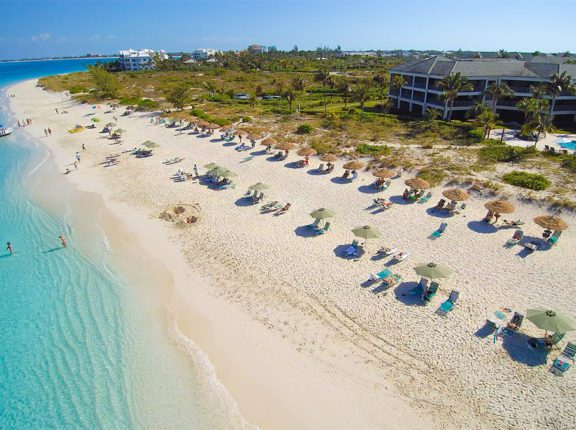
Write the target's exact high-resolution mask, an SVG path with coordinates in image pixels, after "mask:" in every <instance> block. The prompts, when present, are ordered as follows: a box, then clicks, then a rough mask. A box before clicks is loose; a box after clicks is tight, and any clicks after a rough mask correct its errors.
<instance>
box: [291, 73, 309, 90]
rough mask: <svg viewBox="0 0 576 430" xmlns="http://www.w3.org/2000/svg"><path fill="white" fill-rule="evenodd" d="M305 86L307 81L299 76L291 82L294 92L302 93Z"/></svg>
mask: <svg viewBox="0 0 576 430" xmlns="http://www.w3.org/2000/svg"><path fill="white" fill-rule="evenodd" d="M307 85H308V81H307V80H306V79H304V78H302V77H301V76H297V77H295V78H294V79H293V80H292V88H294V89H295V90H296V91H304V90H305V89H306V86H307Z"/></svg>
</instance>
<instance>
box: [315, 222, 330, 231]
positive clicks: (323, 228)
mask: <svg viewBox="0 0 576 430" xmlns="http://www.w3.org/2000/svg"><path fill="white" fill-rule="evenodd" d="M329 228H330V221H328V222H327V223H326V224H324V227H322V228H314V233H316V234H324V233H326V232H327V231H328V229H329Z"/></svg>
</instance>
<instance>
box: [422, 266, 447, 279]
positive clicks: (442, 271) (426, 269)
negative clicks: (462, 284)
mask: <svg viewBox="0 0 576 430" xmlns="http://www.w3.org/2000/svg"><path fill="white" fill-rule="evenodd" d="M414 271H415V272H416V274H418V275H419V276H423V277H424V278H429V279H439V278H448V277H449V276H450V275H451V274H452V269H450V268H449V267H447V266H444V265H443V264H437V263H427V264H419V265H418V266H416V267H414Z"/></svg>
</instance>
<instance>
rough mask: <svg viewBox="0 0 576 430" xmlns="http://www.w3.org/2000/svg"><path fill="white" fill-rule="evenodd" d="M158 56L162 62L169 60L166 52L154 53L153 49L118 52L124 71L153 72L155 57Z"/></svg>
mask: <svg viewBox="0 0 576 430" xmlns="http://www.w3.org/2000/svg"><path fill="white" fill-rule="evenodd" d="M156 54H158V55H159V57H160V58H161V59H162V60H165V59H167V58H168V55H167V54H166V51H163V50H160V51H154V50H153V49H141V50H139V51H136V50H134V49H128V50H125V51H119V52H118V62H119V63H120V67H121V68H122V70H132V71H136V70H152V69H154V67H155V65H154V56H155V55H156Z"/></svg>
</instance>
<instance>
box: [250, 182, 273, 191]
mask: <svg viewBox="0 0 576 430" xmlns="http://www.w3.org/2000/svg"><path fill="white" fill-rule="evenodd" d="M269 188H270V187H269V186H268V185H266V184H263V183H262V182H258V183H257V184H254V185H251V186H249V187H248V189H249V190H253V191H264V190H267V189H269Z"/></svg>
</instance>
